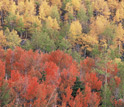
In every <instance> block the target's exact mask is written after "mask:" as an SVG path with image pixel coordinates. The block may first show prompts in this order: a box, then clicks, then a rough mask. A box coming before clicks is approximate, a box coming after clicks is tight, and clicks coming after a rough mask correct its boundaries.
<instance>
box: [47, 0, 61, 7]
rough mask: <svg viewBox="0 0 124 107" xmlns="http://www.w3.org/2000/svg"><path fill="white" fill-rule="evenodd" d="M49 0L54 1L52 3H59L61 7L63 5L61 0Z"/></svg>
mask: <svg viewBox="0 0 124 107" xmlns="http://www.w3.org/2000/svg"><path fill="white" fill-rule="evenodd" d="M49 1H50V2H51V3H52V5H57V6H58V7H59V8H60V7H61V5H62V2H61V0H49Z"/></svg>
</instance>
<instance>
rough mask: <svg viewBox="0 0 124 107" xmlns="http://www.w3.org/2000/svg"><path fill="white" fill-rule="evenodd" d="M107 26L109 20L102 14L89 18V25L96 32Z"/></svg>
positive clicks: (100, 31)
mask: <svg viewBox="0 0 124 107" xmlns="http://www.w3.org/2000/svg"><path fill="white" fill-rule="evenodd" d="M107 26H109V21H108V20H107V19H106V18H105V17H104V16H98V17H97V18H96V19H92V20H91V26H90V27H91V29H92V30H94V31H95V32H96V33H97V34H100V33H102V32H103V31H104V30H105V28H106V27H107Z"/></svg>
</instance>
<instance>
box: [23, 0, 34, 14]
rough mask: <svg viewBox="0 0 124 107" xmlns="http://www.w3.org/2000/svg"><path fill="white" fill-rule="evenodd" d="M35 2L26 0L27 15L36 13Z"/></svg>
mask: <svg viewBox="0 0 124 107" xmlns="http://www.w3.org/2000/svg"><path fill="white" fill-rule="evenodd" d="M35 12H36V10H35V3H34V1H33V0H32V1H28V0H27V1H26V2H25V15H28V16H32V15H35Z"/></svg>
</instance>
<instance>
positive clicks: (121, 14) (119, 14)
mask: <svg viewBox="0 0 124 107" xmlns="http://www.w3.org/2000/svg"><path fill="white" fill-rule="evenodd" d="M122 19H124V2H122V3H121V4H120V5H119V7H118V9H117V10H116V15H115V17H114V21H116V22H120V21H121V20H122Z"/></svg>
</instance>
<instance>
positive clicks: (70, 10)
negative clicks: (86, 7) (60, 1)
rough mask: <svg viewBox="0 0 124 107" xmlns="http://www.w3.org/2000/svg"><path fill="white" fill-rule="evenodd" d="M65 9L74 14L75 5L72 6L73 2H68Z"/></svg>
mask: <svg viewBox="0 0 124 107" xmlns="http://www.w3.org/2000/svg"><path fill="white" fill-rule="evenodd" d="M65 10H66V11H67V12H68V13H71V14H73V6H72V4H71V2H68V3H67V4H66V7H65Z"/></svg>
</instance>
